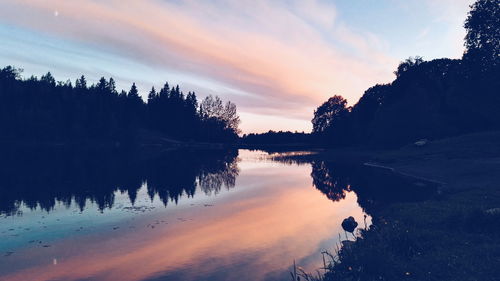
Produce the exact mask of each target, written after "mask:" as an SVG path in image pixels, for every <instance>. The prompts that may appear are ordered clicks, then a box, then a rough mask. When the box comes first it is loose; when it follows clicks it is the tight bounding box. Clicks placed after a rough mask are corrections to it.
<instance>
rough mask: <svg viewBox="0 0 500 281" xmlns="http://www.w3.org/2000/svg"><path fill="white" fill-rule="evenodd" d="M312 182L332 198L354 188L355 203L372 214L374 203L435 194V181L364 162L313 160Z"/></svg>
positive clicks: (338, 198)
mask: <svg viewBox="0 0 500 281" xmlns="http://www.w3.org/2000/svg"><path fill="white" fill-rule="evenodd" d="M311 165H312V173H311V177H312V179H313V185H314V186H315V187H316V188H317V189H318V190H320V191H321V192H322V193H323V194H325V195H326V196H327V197H328V198H329V199H330V200H332V201H339V200H342V199H344V198H345V196H346V194H347V193H348V192H351V191H354V192H356V195H357V196H358V203H359V204H360V206H361V207H362V208H363V209H364V210H365V211H366V212H367V213H371V214H373V211H374V210H375V209H376V208H377V206H378V205H379V204H380V205H385V204H390V203H394V202H411V201H421V200H425V199H428V198H430V197H431V196H433V195H434V194H436V189H437V187H438V185H439V184H438V183H434V182H430V181H426V180H423V179H418V178H413V177H409V176H406V175H403V174H398V173H394V172H393V171H392V170H389V169H382V168H376V167H369V166H365V165H354V164H351V165H348V164H345V163H344V164H338V163H333V162H325V161H312V162H311Z"/></svg>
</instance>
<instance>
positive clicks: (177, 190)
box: [0, 148, 239, 214]
mask: <svg viewBox="0 0 500 281" xmlns="http://www.w3.org/2000/svg"><path fill="white" fill-rule="evenodd" d="M0 154H1V156H2V157H0V180H1V181H0V194H1V196H0V214H14V213H16V212H18V211H19V209H20V207H21V206H22V205H23V204H24V206H26V207H28V208H30V209H36V208H40V209H42V210H45V211H51V210H53V209H54V207H55V206H56V204H57V203H61V204H63V205H65V206H67V207H69V206H71V204H76V205H77V206H78V208H79V209H80V210H83V209H85V206H86V205H87V204H88V203H89V202H92V203H94V204H96V205H97V206H98V208H99V209H100V210H101V211H102V210H104V209H106V208H111V207H112V206H113V205H114V201H115V192H116V191H119V192H121V193H124V194H125V193H126V194H127V195H128V197H129V199H130V202H131V203H132V204H134V203H135V201H136V200H137V193H138V191H139V189H140V188H141V187H142V186H143V184H146V186H147V193H148V195H149V197H150V198H151V200H153V198H154V197H155V196H158V197H159V198H160V200H161V201H162V202H163V204H164V205H167V204H169V203H170V202H174V203H177V202H178V201H179V198H180V197H181V196H187V197H192V196H194V194H195V192H196V189H197V186H199V188H200V189H201V190H202V191H203V192H205V193H206V194H217V193H218V192H219V191H220V190H221V188H222V187H223V186H224V187H226V188H228V189H229V188H232V187H234V185H235V181H236V177H237V176H238V172H239V170H238V166H237V155H238V153H237V151H236V150H224V149H217V150H173V151H169V152H164V153H161V154H160V155H157V156H156V155H155V156H154V157H145V156H144V154H143V153H137V152H134V151H121V150H107V149H102V150H99V149H92V150H90V149H80V150H75V149H71V150H70V149H65V148H57V149H40V148H38V149H32V150H31V149H15V150H6V151H0Z"/></svg>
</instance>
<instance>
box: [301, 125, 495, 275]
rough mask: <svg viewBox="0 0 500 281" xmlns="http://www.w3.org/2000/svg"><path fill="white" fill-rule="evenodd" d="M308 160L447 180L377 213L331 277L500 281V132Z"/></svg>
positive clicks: (330, 272) (343, 252)
mask: <svg viewBox="0 0 500 281" xmlns="http://www.w3.org/2000/svg"><path fill="white" fill-rule="evenodd" d="M305 157H308V160H323V161H355V162H356V161H357V162H371V163H376V164H379V165H383V166H387V167H391V168H394V170H395V171H397V172H401V173H405V174H409V175H414V176H418V177H422V178H427V179H432V180H435V181H439V182H442V183H444V184H443V186H442V187H441V188H440V191H439V194H438V195H437V196H434V197H433V198H432V199H430V200H426V201H423V202H406V203H394V204H389V205H385V206H379V207H378V208H377V209H375V210H372V212H373V214H372V215H373V217H374V221H375V225H374V226H373V227H372V228H371V229H370V230H368V231H363V232H362V233H361V235H362V238H360V239H358V241H357V242H356V243H355V244H353V245H352V246H350V247H349V248H348V249H344V250H341V252H340V253H339V261H340V262H339V263H335V264H332V265H331V266H330V267H329V270H328V271H327V273H326V274H325V276H324V278H325V280H500V266H499V265H500V132H487V133H480V134H473V135H466V136H460V137H455V138H450V139H443V140H438V141H431V142H429V143H428V144H427V145H425V146H423V147H416V146H413V145H409V146H406V147H403V148H401V149H398V150H392V151H369V150H352V151H349V150H344V151H335V150H332V151H326V152H322V153H318V154H316V155H309V156H305ZM496 208H499V209H496Z"/></svg>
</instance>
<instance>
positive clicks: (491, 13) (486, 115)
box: [312, 0, 500, 146]
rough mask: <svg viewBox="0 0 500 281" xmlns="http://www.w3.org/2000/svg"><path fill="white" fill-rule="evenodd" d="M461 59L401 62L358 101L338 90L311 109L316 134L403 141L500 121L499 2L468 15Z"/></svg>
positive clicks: (363, 141)
mask: <svg viewBox="0 0 500 281" xmlns="http://www.w3.org/2000/svg"><path fill="white" fill-rule="evenodd" d="M464 27H465V28H466V31H467V35H466V37H465V43H464V45H465V47H466V51H465V53H464V55H463V57H462V58H461V59H447V58H444V59H435V60H432V61H425V60H424V59H423V58H421V57H418V56H417V57H414V58H409V59H407V60H405V61H404V62H401V63H400V64H399V66H398V68H397V70H396V71H395V72H394V73H395V75H396V79H395V80H394V81H393V82H392V83H389V84H380V85H375V86H373V87H371V88H369V89H368V90H366V91H365V93H364V95H363V96H362V97H361V98H360V100H359V101H358V102H357V103H356V104H355V105H354V106H352V107H351V106H347V100H346V99H344V98H343V97H342V96H340V95H335V96H333V97H331V98H329V99H328V100H327V101H326V102H324V103H323V104H322V105H320V106H319V107H318V108H317V109H316V110H315V112H314V118H313V119H312V124H313V132H312V134H313V137H314V139H315V141H316V142H318V143H320V144H323V145H329V146H346V145H375V146H400V145H403V144H406V143H409V142H414V141H416V140H419V139H432V138H441V137H447V136H453V135H459V134H464V133H471V132H476V131H485V130H498V129H500V122H499V121H500V110H498V109H499V108H500V95H499V89H500V79H499V78H500V37H499V34H500V5H498V1H497V0H479V1H477V2H475V3H474V4H473V5H471V10H470V12H469V14H468V17H467V19H466V21H465V25H464Z"/></svg>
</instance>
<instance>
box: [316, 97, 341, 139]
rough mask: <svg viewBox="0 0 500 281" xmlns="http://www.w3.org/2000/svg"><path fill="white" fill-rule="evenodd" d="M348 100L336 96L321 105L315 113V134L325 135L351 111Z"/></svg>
mask: <svg viewBox="0 0 500 281" xmlns="http://www.w3.org/2000/svg"><path fill="white" fill-rule="evenodd" d="M346 105H347V100H346V99H344V98H343V97H342V96H338V95H335V96H333V97H331V98H329V99H328V100H327V101H326V102H324V103H323V104H322V105H320V106H319V107H318V108H317V109H316V110H315V111H314V118H313V119H312V124H313V133H323V132H325V131H326V130H327V129H329V128H330V127H331V126H332V125H333V124H334V123H335V122H336V121H337V120H338V119H340V118H342V117H343V116H345V115H346V114H347V113H348V112H349V109H348V108H347V107H346Z"/></svg>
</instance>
